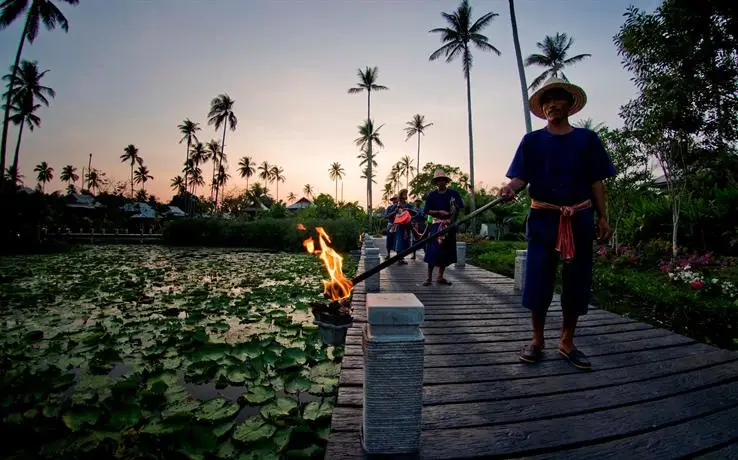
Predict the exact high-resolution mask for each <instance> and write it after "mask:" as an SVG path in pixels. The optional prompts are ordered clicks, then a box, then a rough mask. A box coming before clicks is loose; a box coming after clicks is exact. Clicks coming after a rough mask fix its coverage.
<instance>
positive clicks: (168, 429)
mask: <svg viewBox="0 0 738 460" xmlns="http://www.w3.org/2000/svg"><path fill="white" fill-rule="evenodd" d="M187 427H188V423H187V422H186V421H178V420H176V421H175V420H171V419H169V420H159V419H154V420H151V421H150V422H149V423H147V424H146V425H145V426H144V427H143V428H141V433H147V434H153V435H157V436H158V435H162V434H172V433H177V432H180V431H184V430H185V429H187Z"/></svg>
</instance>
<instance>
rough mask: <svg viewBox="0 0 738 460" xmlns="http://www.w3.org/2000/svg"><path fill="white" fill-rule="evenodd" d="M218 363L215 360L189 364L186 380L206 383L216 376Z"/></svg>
mask: <svg viewBox="0 0 738 460" xmlns="http://www.w3.org/2000/svg"><path fill="white" fill-rule="evenodd" d="M217 372H218V364H217V363H215V362H213V361H200V362H196V363H192V364H190V365H189V366H187V370H186V371H185V380H186V381H188V382H193V383H205V382H207V381H208V380H210V379H212V378H213V377H215V374H216V373H217Z"/></svg>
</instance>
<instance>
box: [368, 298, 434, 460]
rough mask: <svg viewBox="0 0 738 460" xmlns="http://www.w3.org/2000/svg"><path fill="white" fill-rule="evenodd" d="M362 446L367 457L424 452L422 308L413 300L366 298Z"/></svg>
mask: <svg viewBox="0 0 738 460" xmlns="http://www.w3.org/2000/svg"><path fill="white" fill-rule="evenodd" d="M366 312H367V322H368V324H367V325H365V326H364V337H363V348H364V412H363V417H362V418H363V420H362V422H363V423H362V437H361V441H362V446H363V448H364V450H365V451H366V452H367V453H368V454H379V455H393V454H394V455H396V454H413V453H417V452H418V451H419V450H420V433H421V422H422V410H423V347H424V345H425V337H424V336H423V332H422V331H421V330H420V325H421V324H422V323H423V317H424V307H423V304H422V303H421V302H420V301H419V300H418V298H417V297H415V295H414V294H400V293H392V294H368V295H367V297H366Z"/></svg>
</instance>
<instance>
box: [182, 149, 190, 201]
mask: <svg viewBox="0 0 738 460" xmlns="http://www.w3.org/2000/svg"><path fill="white" fill-rule="evenodd" d="M191 145H192V136H187V155H186V156H185V171H184V190H187V176H188V175H189V170H188V169H187V165H189V164H190V147H191ZM182 195H183V198H184V194H182Z"/></svg>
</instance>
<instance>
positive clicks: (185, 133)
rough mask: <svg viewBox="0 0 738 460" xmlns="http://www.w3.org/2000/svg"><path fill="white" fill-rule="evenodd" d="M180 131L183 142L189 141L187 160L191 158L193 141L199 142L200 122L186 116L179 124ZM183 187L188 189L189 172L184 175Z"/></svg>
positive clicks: (180, 141)
mask: <svg viewBox="0 0 738 460" xmlns="http://www.w3.org/2000/svg"><path fill="white" fill-rule="evenodd" d="M177 129H178V130H179V133H180V134H182V139H180V140H179V143H180V144H181V143H182V142H184V141H187V151H186V152H185V162H186V161H187V160H189V159H190V148H191V147H192V141H193V140H194V141H195V142H197V132H198V131H200V123H197V122H194V121H192V120H190V119H189V118H185V119H184V121H183V122H182V123H181V124H179V125H178V126H177ZM183 187H184V189H185V190H187V173H185V176H184V184H183Z"/></svg>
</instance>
